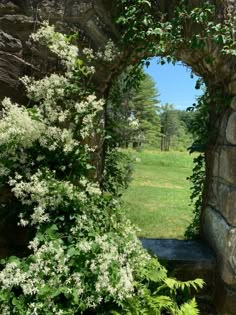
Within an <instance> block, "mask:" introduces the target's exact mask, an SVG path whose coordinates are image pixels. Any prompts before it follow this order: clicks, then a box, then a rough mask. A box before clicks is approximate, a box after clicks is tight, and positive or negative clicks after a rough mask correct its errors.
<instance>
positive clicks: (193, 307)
mask: <svg viewBox="0 0 236 315" xmlns="http://www.w3.org/2000/svg"><path fill="white" fill-rule="evenodd" d="M199 314H200V312H199V310H198V305H197V302H196V300H195V298H193V299H192V300H191V301H189V302H186V303H184V304H183V305H182V306H181V307H180V309H179V311H178V313H177V315H199Z"/></svg>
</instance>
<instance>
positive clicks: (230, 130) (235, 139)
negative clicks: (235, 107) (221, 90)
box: [226, 112, 236, 145]
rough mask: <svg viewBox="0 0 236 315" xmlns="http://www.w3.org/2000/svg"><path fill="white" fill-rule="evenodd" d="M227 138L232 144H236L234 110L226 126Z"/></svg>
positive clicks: (235, 114)
mask: <svg viewBox="0 0 236 315" xmlns="http://www.w3.org/2000/svg"><path fill="white" fill-rule="evenodd" d="M226 139H227V141H228V142H229V143H230V144H233V145H236V112H233V113H232V114H231V115H230V117H229V120H228V124H227V127H226Z"/></svg>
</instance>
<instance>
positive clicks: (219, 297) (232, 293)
mask: <svg viewBox="0 0 236 315" xmlns="http://www.w3.org/2000/svg"><path fill="white" fill-rule="evenodd" d="M216 288H217V290H216V294H215V300H214V304H215V305H216V307H217V310H218V312H217V314H218V315H235V314H236V309H235V300H236V287H232V286H230V287H229V286H227V285H226V284H225V283H224V282H222V281H221V280H220V279H218V281H217V282H216Z"/></svg>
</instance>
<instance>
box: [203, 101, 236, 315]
mask: <svg viewBox="0 0 236 315" xmlns="http://www.w3.org/2000/svg"><path fill="white" fill-rule="evenodd" d="M212 156H213V161H212V163H213V167H212V169H213V171H212V177H211V178H210V179H209V187H208V189H209V198H208V200H207V207H206V209H205V210H204V212H203V220H202V229H203V236H204V238H205V240H206V241H207V242H208V243H209V244H210V245H211V246H212V247H213V248H214V250H215V252H216V254H217V260H218V264H217V265H218V272H219V283H220V284H219V286H218V291H220V292H218V294H217V301H218V303H219V309H220V312H221V313H222V314H235V313H236V311H235V310H236V308H235V303H233V301H235V300H236V97H233V98H232V101H231V104H230V108H228V109H226V110H225V113H224V114H223V115H222V116H221V124H220V130H219V138H218V141H217V142H216V144H215V147H214V149H213V152H212ZM222 286H223V287H224V288H225V289H224V291H223V292H221V290H219V289H220V288H222ZM221 313H220V314H221Z"/></svg>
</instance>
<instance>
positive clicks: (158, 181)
mask: <svg viewBox="0 0 236 315" xmlns="http://www.w3.org/2000/svg"><path fill="white" fill-rule="evenodd" d="M134 154H135V156H137V157H138V158H139V159H140V162H139V163H137V164H136V165H135V172H134V176H133V181H132V183H131V185H130V187H129V188H128V190H127V191H126V192H125V194H124V196H123V200H124V207H125V209H126V210H127V214H128V217H129V218H130V219H131V221H132V222H133V223H134V224H135V225H136V226H138V227H139V228H140V229H141V232H140V233H139V236H143V237H154V238H177V239H183V237H184V231H185V229H186V227H187V226H188V224H189V223H190V222H191V218H192V213H191V208H190V206H189V201H190V199H189V197H190V183H189V181H187V180H186V177H188V176H189V175H190V174H191V169H192V160H193V157H192V156H190V155H189V154H188V153H187V152H159V151H143V152H135V153H134Z"/></svg>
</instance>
